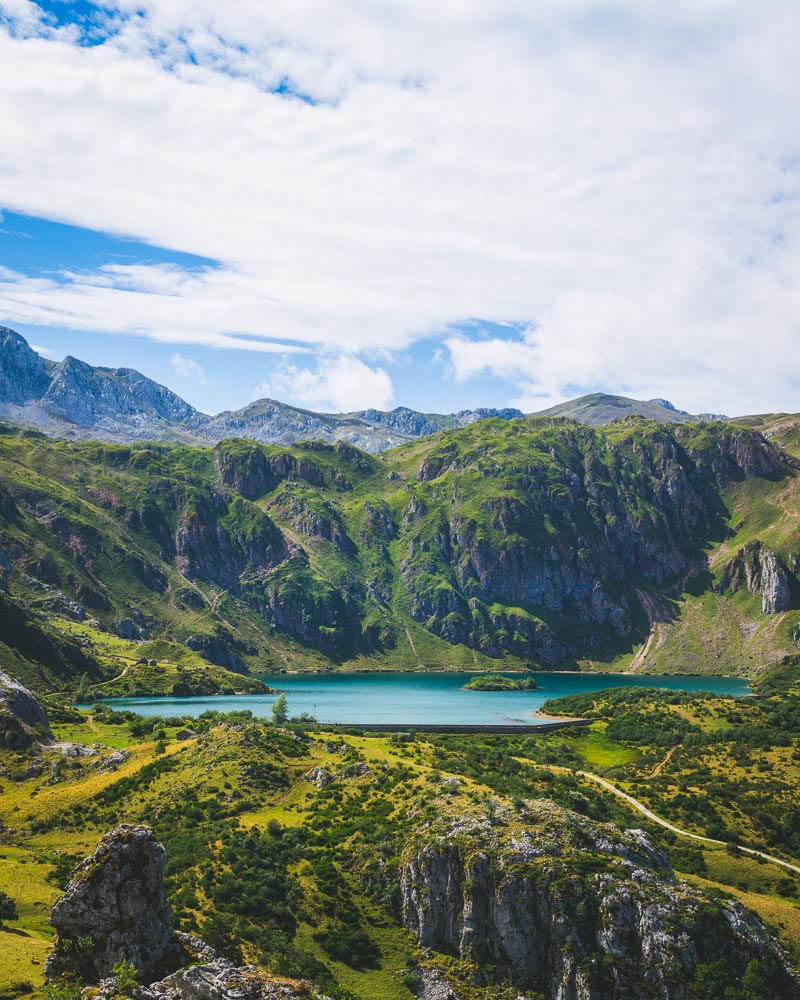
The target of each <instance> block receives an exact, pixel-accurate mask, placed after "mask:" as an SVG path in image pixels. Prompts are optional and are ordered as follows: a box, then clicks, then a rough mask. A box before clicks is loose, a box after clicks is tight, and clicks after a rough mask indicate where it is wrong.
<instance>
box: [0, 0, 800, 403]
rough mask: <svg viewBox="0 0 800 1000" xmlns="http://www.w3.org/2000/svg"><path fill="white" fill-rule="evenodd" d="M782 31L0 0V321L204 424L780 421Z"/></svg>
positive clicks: (561, 9) (789, 326)
mask: <svg viewBox="0 0 800 1000" xmlns="http://www.w3.org/2000/svg"><path fill="white" fill-rule="evenodd" d="M798 35H800V12H799V11H798V9H797V5H796V4H794V3H789V2H783V0H773V2H771V3H770V13H769V17H763V16H761V15H760V14H759V12H757V11H755V10H754V9H753V7H752V4H750V3H749V2H746V0H730V2H728V3H726V4H725V5H724V6H720V5H717V4H697V3H696V2H691V3H690V2H689V0H676V2H674V3H672V4H669V5H664V4H657V3H650V2H649V0H645V2H641V0H636V2H634V0H611V2H610V3H604V4H598V3H596V2H594V0H574V2H573V3H570V4H566V5H565V4H563V3H562V2H557V0H539V2H537V3H536V4H534V5H531V4H529V3H527V2H524V0H498V2H497V3H495V4H492V5H470V4H461V5H438V6H435V7H431V5H430V4H429V3H427V2H423V0H403V2H402V3H401V2H399V0H398V2H394V0H386V2H385V3H381V4H377V3H376V4H368V5H364V4H361V3H357V2H355V0H352V2H351V0H342V3H340V4H336V5H331V4H329V3H324V2H322V0H273V2H271V3H270V4H263V3H262V2H260V0H237V3H236V4H229V5H224V4H219V3H218V0H135V2H134V0H109V2H108V3H106V4H103V5H102V6H98V5H95V4H90V3H87V2H85V0H73V2H67V0H51V2H49V3H43V4H39V5H37V4H35V3H32V2H30V0H0V120H2V121H3V124H4V135H3V143H2V145H0V214H1V215H2V221H0V323H3V324H5V325H8V326H11V327H14V328H15V329H18V330H19V331H20V332H22V333H23V334H25V335H26V336H27V337H28V339H29V340H30V341H31V342H32V343H33V344H35V345H37V347H40V348H41V349H42V350H43V351H44V352H46V356H48V357H53V358H60V357H62V356H63V355H65V354H67V353H71V354H74V355H76V356H78V357H81V358H84V359H85V360H87V361H89V362H91V363H93V364H104V365H109V366H128V367H136V368H139V369H140V370H142V371H144V372H145V373H146V374H148V375H150V376H151V377H153V378H156V379H158V380H159V381H161V382H164V383H165V384H167V385H170V386H171V387H172V388H174V389H175V390H176V391H178V392H179V393H180V394H181V395H183V396H184V397H185V398H187V399H188V400H189V401H190V402H192V403H193V404H194V405H195V406H198V407H199V408H201V409H204V410H206V411H217V410H220V409H223V408H235V407H238V406H241V405H244V404H245V403H247V402H248V401H250V400H251V399H253V398H256V397H257V396H259V395H272V396H275V397H277V398H280V399H283V400H285V401H286V402H290V403H294V404H296V405H301V406H308V407H311V408H316V409H328V410H348V409H358V408H362V407H366V406H378V407H384V408H385V407H391V406H396V405H407V406H412V407H414V408H418V409H423V410H428V411H453V410H457V409H461V408H469V407H474V406H506V405H514V406H519V407H520V408H521V409H523V410H535V409H540V408H542V407H544V406H547V405H551V404H553V403H555V402H558V401H560V400H562V399H564V398H569V397H571V396H574V395H578V394H580V393H582V392H588V391H597V390H602V391H607V392H621V393H624V394H626V395H633V396H637V397H640V398H650V397H653V396H664V397H667V398H670V399H672V400H673V401H674V402H675V403H676V405H678V406H679V407H682V408H685V409H689V410H692V411H695V412H697V411H706V410H713V411H715V412H727V413H742V412H755V411H764V410H778V409H780V410H791V411H796V410H799V409H800V399H798V388H799V387H800V352H798V351H797V345H798V342H799V341H800V308H799V307H800V250H799V247H800V242H799V241H800V211H798V206H799V205H800V168H799V166H798V165H799V164H800V140H798V139H797V137H796V121H797V117H798V111H800V77H798V74H797V73H796V71H795V60H796V55H795V52H794V45H793V40H794V39H795V38H797V37H798Z"/></svg>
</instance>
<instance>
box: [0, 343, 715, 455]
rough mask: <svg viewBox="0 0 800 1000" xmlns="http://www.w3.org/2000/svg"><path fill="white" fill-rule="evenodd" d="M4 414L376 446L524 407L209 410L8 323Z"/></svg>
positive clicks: (608, 410)
mask: <svg viewBox="0 0 800 1000" xmlns="http://www.w3.org/2000/svg"><path fill="white" fill-rule="evenodd" d="M543 412H544V415H546V416H570V417H573V418H574V419H577V420H580V421H582V422H585V423H589V424H592V425H598V424H601V423H605V422H607V421H608V420H613V419H615V418H616V417H619V416H626V415H630V414H633V413H640V414H644V415H646V416H648V417H650V418H652V419H656V420H659V421H668V422H682V421H686V420H690V419H695V418H692V417H691V415H690V414H688V413H686V412H685V411H683V410H676V408H675V407H674V406H673V405H672V404H671V403H669V402H668V401H667V400H650V401H647V402H644V401H640V400H633V399H626V398H624V397H618V396H607V395H604V394H602V393H596V394H594V395H592V396H586V397H582V398H581V399H579V400H573V401H571V402H569V403H565V404H562V405H561V406H559V407H555V408H553V409H552V410H546V411H543ZM0 416H1V417H4V418H5V419H7V420H13V421H15V422H17V423H20V424H22V425H24V426H30V427H37V428H40V429H41V430H43V431H45V432H47V433H48V434H54V435H57V436H62V437H67V438H93V439H98V440H103V441H123V442H131V441H144V440H157V441H166V440H169V441H181V442H187V443H188V442H192V443H195V444H215V443H216V442H217V441H220V440H222V439H223V438H227V437H245V438H250V439H252V440H255V441H260V442H262V443H265V444H280V445H290V444H293V443H294V442H296V441H300V440H309V439H312V438H314V439H318V440H321V441H327V442H331V443H335V442H336V441H346V442H349V443H350V444H354V445H357V446H358V447H359V448H363V449H364V450H365V451H371V452H377V451H383V450H385V449H386V448H392V447H394V446H396V445H398V444H402V443H403V442H405V441H410V440H413V439H415V438H418V437H424V436H426V435H429V434H435V433H437V432H438V431H441V430H447V429H452V428H455V427H465V426H468V425H469V424H472V423H474V422H475V421H477V420H483V419H486V418H487V417H499V418H501V419H503V420H511V419H514V418H517V417H521V416H523V414H522V412H521V411H520V410H517V409H514V408H511V407H504V408H501V409H496V408H489V407H482V408H477V409H474V410H460V411H459V412H458V413H452V414H441V413H419V412H418V411H416V410H410V409H408V408H407V407H404V406H400V407H397V408H396V409H394V410H392V411H390V412H387V411H384V410H375V409H368V410H359V411H356V412H353V413H339V414H330V413H314V412H313V411H311V410H304V409H301V408H299V407H296V406H289V405H287V404H285V403H280V402H278V401H277V400H273V399H260V400H256V401H255V402H253V403H250V404H249V405H248V406H245V407H243V408H242V409H241V410H235V411H225V412H223V413H218V414H217V415H216V416H208V415H207V414H205V413H201V412H200V411H199V410H196V409H194V407H192V406H190V405H189V404H188V403H187V402H186V401H185V400H183V399H181V398H180V397H179V396H177V395H176V394H175V393H174V392H171V391H170V390H169V389H167V388H165V387H164V386H162V385H159V384H158V383H157V382H154V381H153V380H152V379H149V378H147V377H146V376H145V375H142V374H141V372H137V371H135V370H134V369H132V368H98V367H93V366H92V365H88V364H86V363H85V362H84V361H80V360H78V359H77V358H74V357H71V356H69V357H66V358H65V359H64V360H63V361H60V362H54V361H50V360H47V359H44V358H42V357H40V356H39V355H38V354H37V353H36V352H35V351H34V350H33V349H32V348H31V347H30V346H29V345H28V343H27V341H26V340H25V338H24V337H22V336H21V335H20V334H18V333H16V331H14V330H11V329H9V328H8V327H3V326H0ZM705 416H710V415H709V414H706V415H705Z"/></svg>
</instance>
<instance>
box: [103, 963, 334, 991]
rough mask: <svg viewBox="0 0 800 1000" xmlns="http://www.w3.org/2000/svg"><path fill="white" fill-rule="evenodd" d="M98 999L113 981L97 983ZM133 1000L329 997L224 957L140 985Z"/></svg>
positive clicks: (308, 984)
mask: <svg viewBox="0 0 800 1000" xmlns="http://www.w3.org/2000/svg"><path fill="white" fill-rule="evenodd" d="M100 996H101V997H102V998H105V997H108V998H111V997H113V996H114V982H113V980H111V981H109V982H108V984H107V988H106V984H105V983H103V984H101V994H100ZM135 996H136V1000H156V998H164V1000H329V998H328V997H326V996H324V995H323V994H322V993H319V992H317V990H316V989H315V988H314V987H313V986H311V984H310V983H306V982H290V981H288V980H285V979H275V978H274V977H273V976H268V975H266V974H265V973H264V972H262V971H261V970H260V969H259V968H258V967H257V966H255V965H246V966H241V967H237V966H235V965H233V963H232V962H228V961H226V960H225V959H224V958H218V959H216V960H215V961H213V962H210V963H208V964H206V965H193V966H191V967H190V968H187V969H180V970H179V971H178V972H176V973H174V974H173V975H171V976H168V977H167V978H166V979H164V980H162V981H161V982H157V983H152V984H151V985H150V986H146V987H140V988H139V989H137V990H136V993H135Z"/></svg>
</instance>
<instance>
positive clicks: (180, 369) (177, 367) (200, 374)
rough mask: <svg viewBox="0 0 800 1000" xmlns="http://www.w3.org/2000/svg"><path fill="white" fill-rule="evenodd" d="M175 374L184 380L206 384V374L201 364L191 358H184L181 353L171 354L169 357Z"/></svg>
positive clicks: (196, 383)
mask: <svg viewBox="0 0 800 1000" xmlns="http://www.w3.org/2000/svg"><path fill="white" fill-rule="evenodd" d="M169 363H170V364H171V365H172V370H173V371H174V372H175V375H176V376H177V377H178V378H179V379H182V380H183V381H184V382H193V383H194V384H195V385H206V383H207V382H208V376H207V375H206V370H205V368H203V366H202V365H201V364H198V363H197V362H196V361H193V360H192V359H191V358H185V357H184V356H183V355H182V354H173V355H172V357H171V358H170V359H169Z"/></svg>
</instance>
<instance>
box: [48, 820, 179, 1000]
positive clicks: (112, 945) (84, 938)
mask: <svg viewBox="0 0 800 1000" xmlns="http://www.w3.org/2000/svg"><path fill="white" fill-rule="evenodd" d="M166 859H167V852H166V851H165V849H164V847H163V846H162V845H161V844H160V843H159V842H158V841H157V840H156V838H155V837H154V835H153V831H152V830H150V829H148V828H147V827H144V826H128V825H123V826H118V827H117V828H116V829H115V830H113V831H112V832H111V833H107V834H106V835H105V836H104V837H103V838H102V840H101V841H100V843H99V844H98V845H97V849H96V851H95V852H94V854H93V855H92V856H91V857H88V858H86V859H85V860H84V861H82V862H81V863H80V864H79V865H78V867H77V868H76V869H75V871H74V872H73V874H72V878H71V880H70V883H69V885H68V886H67V891H66V892H65V894H64V895H63V896H62V897H61V898H60V899H59V900H57V901H56V903H55V905H54V906H53V909H52V910H51V911H50V923H51V924H52V925H53V927H55V929H56V937H55V947H54V949H53V953H52V954H51V956H50V958H49V959H48V960H47V966H46V973H47V977H48V979H53V978H57V977H58V976H62V975H75V976H78V977H79V978H80V979H82V980H83V981H85V982H88V983H97V982H99V981H100V980H101V979H103V978H105V977H107V976H109V975H110V973H111V970H112V968H113V966H114V965H115V964H116V963H117V962H120V961H123V960H125V961H130V962H133V964H134V966H135V968H136V971H137V973H138V975H139V977H140V978H141V979H143V980H145V981H147V980H148V979H155V978H156V977H157V976H158V975H160V974H163V973H164V972H168V971H171V970H173V969H175V968H176V967H178V966H179V965H181V964H182V961H183V959H182V952H183V949H182V946H181V943H180V941H179V939H178V938H177V937H176V935H175V934H174V933H173V914H172V909H171V907H170V905H169V903H168V902H167V897H166V893H165V891H164V866H165V863H166ZM86 942H91V944H90V945H87V944H86Z"/></svg>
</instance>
